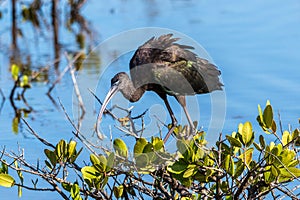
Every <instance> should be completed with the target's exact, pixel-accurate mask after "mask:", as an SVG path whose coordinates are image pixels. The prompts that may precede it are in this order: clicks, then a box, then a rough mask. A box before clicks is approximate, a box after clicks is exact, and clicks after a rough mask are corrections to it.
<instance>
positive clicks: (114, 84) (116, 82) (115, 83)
mask: <svg viewBox="0 0 300 200" xmlns="http://www.w3.org/2000/svg"><path fill="white" fill-rule="evenodd" d="M119 83H120V80H117V81H115V82H113V83H112V84H111V85H112V86H117V85H119Z"/></svg>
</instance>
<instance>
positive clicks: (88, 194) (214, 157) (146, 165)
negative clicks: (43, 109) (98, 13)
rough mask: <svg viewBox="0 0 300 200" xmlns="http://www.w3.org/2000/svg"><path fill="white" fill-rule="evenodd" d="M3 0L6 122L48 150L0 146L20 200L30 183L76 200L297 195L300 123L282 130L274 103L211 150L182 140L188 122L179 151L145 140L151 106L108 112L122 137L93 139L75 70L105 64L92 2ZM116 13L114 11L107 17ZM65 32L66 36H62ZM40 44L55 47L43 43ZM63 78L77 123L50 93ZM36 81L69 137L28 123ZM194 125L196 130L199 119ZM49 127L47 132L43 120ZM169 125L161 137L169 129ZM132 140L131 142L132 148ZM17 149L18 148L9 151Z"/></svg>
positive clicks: (198, 140) (199, 137)
mask: <svg viewBox="0 0 300 200" xmlns="http://www.w3.org/2000/svg"><path fill="white" fill-rule="evenodd" d="M3 2H7V3H10V4H11V7H10V9H7V8H6V9H5V8H4V7H3V8H2V7H0V22H1V23H2V22H3V21H4V20H6V21H9V20H10V24H9V28H8V29H5V30H2V29H1V31H2V32H1V34H6V33H8V32H9V35H10V39H11V41H6V42H8V43H9V44H6V43H1V46H0V50H1V52H3V54H4V55H7V57H8V60H9V63H8V66H1V68H5V69H9V70H8V71H9V73H10V74H9V76H11V79H10V80H11V83H13V84H12V88H11V89H10V90H9V91H8V92H7V90H5V89H6V88H3V86H1V85H0V114H1V113H3V111H4V109H3V108H4V104H5V103H10V106H11V108H12V110H13V111H12V112H13V114H12V120H11V125H10V126H8V127H11V129H12V132H13V133H14V134H16V135H17V134H18V133H20V132H21V131H20V127H22V128H24V127H25V129H27V130H28V132H29V135H30V136H31V137H32V138H34V140H35V141H36V142H37V143H40V144H41V146H42V148H43V150H44V151H43V152H42V153H41V155H42V156H41V157H39V158H35V157H34V158H33V159H36V160H34V161H31V160H30V159H31V158H30V156H31V155H29V154H28V153H27V152H28V151H27V149H26V148H25V149H24V148H23V146H22V145H21V144H19V143H18V142H15V143H13V144H12V145H11V144H10V145H6V144H5V145H1V147H0V162H1V164H0V186H1V187H7V188H17V195H18V196H19V197H22V196H25V193H26V192H28V191H29V190H30V191H36V192H48V191H50V192H55V193H57V194H58V196H60V197H61V198H62V199H76V200H80V199H88V198H89V199H112V198H115V199H120V198H122V199H149V198H151V199H183V200H189V199H228V200H230V199H269V198H273V199H284V198H289V199H295V200H296V199H298V198H299V196H300V186H299V185H300V184H299V183H300V179H299V177H300V165H299V164H300V155H299V148H300V131H299V127H296V128H291V127H289V128H288V129H287V130H286V129H285V128H283V127H286V126H285V125H282V121H281V119H280V117H279V120H278V122H275V120H274V112H273V108H272V106H271V104H270V102H269V101H267V103H266V105H265V106H264V108H261V106H258V114H257V118H256V121H257V124H258V126H259V127H260V128H261V130H254V129H255V128H254V127H256V126H255V125H254V123H251V122H249V121H246V120H244V123H241V124H238V127H237V129H236V130H235V131H233V132H232V133H230V134H228V133H221V134H220V135H219V138H218V140H217V142H216V143H215V144H214V145H212V147H208V145H207V141H206V133H205V132H204V131H198V132H197V133H196V134H195V135H194V137H192V138H190V139H186V138H185V137H184V136H185V135H186V133H187V132H188V131H189V128H188V127H187V126H184V125H178V126H176V128H175V129H174V134H173V136H171V137H172V139H173V141H174V146H176V147H175V151H172V152H169V151H168V150H166V145H165V144H164V142H163V140H162V138H161V137H151V138H144V137H143V135H141V132H139V131H138V130H136V128H135V125H139V126H140V127H143V116H144V115H145V114H146V112H147V111H145V112H144V113H142V114H140V115H138V116H134V117H132V116H131V113H130V111H129V110H128V109H124V108H121V109H122V110H124V111H126V112H127V117H124V118H118V117H116V116H114V115H111V117H112V118H113V120H114V121H115V122H116V123H119V124H120V127H122V129H121V131H122V132H123V135H124V137H122V138H114V139H111V141H110V145H108V146H101V145H96V144H94V143H91V141H90V140H89V139H87V138H86V137H85V135H84V134H82V133H81V131H80V126H81V119H83V117H84V115H85V112H86V108H85V105H84V103H83V102H82V98H81V94H80V90H79V89H78V87H79V85H78V83H77V81H76V73H77V72H79V71H80V70H81V69H82V68H86V67H88V68H89V67H95V65H96V66H97V67H99V66H100V64H99V63H101V58H100V55H97V54H96V53H95V54H93V52H92V51H91V50H92V49H93V48H94V45H95V40H96V38H95V35H97V32H96V31H95V30H94V29H93V27H92V25H91V24H90V22H89V20H88V19H86V18H85V17H84V16H83V15H82V14H81V9H82V7H84V6H85V4H86V2H87V1H86V0H69V1H65V2H62V1H58V0H52V1H43V0H33V1H30V2H29V1H17V0H4V1H1V0H0V4H1V3H3ZM114 12H115V11H114V9H111V10H110V14H114ZM28 30H29V31H30V32H32V33H31V34H29V33H28ZM63 32H67V34H68V36H67V37H68V39H70V38H71V39H70V41H69V40H68V41H64V40H63V39H64V37H63V36H62V33H63ZM29 35H30V36H29ZM32 35H33V36H32ZM29 37H32V38H30V40H29V39H28V38H29ZM49 38H51V39H49ZM28 41H29V42H28ZM41 41H43V42H45V41H46V43H47V46H48V47H49V46H50V47H49V48H46V50H45V51H44V50H41V49H40V48H38V47H39V46H40V43H42V42H41ZM30 46H36V47H37V48H36V49H37V50H36V49H35V48H33V49H34V50H32V48H30ZM113 53H114V52H112V54H113ZM87 55H88V56H87ZM83 62H84V63H83ZM99 68H100V67H99ZM68 73H69V74H68ZM0 75H1V71H0ZM66 75H69V76H70V77H71V82H72V84H73V85H72V86H73V87H74V91H75V96H76V97H75V98H76V100H77V102H78V104H77V106H78V110H79V117H78V123H75V122H74V121H73V120H72V119H71V117H70V116H69V114H68V112H67V110H66V109H65V107H64V106H66V105H64V103H62V101H61V99H57V98H56V97H53V96H52V94H53V91H54V89H55V87H56V85H57V84H59V83H60V82H62V80H64V79H65V78H66ZM0 78H2V77H0ZM39 83H41V84H47V86H49V87H48V90H47V91H46V92H45V94H39V95H45V96H47V97H48V98H49V100H50V101H51V103H52V104H53V105H54V107H56V108H57V110H60V111H62V112H63V113H64V115H65V117H66V118H67V119H68V122H66V123H68V124H71V127H72V128H71V130H69V131H64V134H65V135H67V136H66V137H67V138H69V140H66V139H63V138H58V139H57V141H59V142H57V143H56V142H55V143H53V142H50V139H49V138H48V137H47V136H48V135H47V136H45V135H43V136H42V133H41V132H40V131H36V130H35V127H34V126H33V125H32V124H30V122H29V121H30V115H31V114H32V113H34V111H35V109H34V108H33V107H32V105H31V104H30V97H29V95H28V91H30V90H35V89H36V88H35V84H39ZM90 93H91V95H93V96H94V97H95V98H96V99H97V100H98V97H97V96H96V94H94V93H93V92H92V91H91V90H90ZM27 95H28V96H27ZM28 97H29V98H28ZM270 98H271V99H272V97H270ZM27 99H29V101H27ZM116 106H117V105H116ZM106 114H110V113H109V111H106ZM44 120H45V121H47V120H48V119H47V118H45V119H44ZM251 120H253V119H251ZM298 120H299V119H298ZM95 121H96V119H95ZM64 123H65V122H64ZM299 124H300V121H299ZM194 125H195V127H197V122H194ZM166 127H168V125H166ZM43 128H44V129H48V126H47V124H46V125H45V126H44V127H43ZM163 130H164V131H165V129H163ZM58 131H60V130H58ZM164 131H162V136H164V135H165V134H166V133H167V131H165V132H164ZM124 138H126V139H124ZM128 138H129V139H131V141H134V143H133V144H131V145H129V144H128V143H127V141H126V140H127V139H128ZM14 144H15V145H14ZM15 146H17V150H12V149H15V148H14V147H15ZM130 147H132V148H130ZM86 152H87V154H86ZM25 154H26V157H25ZM86 155H87V156H86ZM29 160H30V161H29Z"/></svg>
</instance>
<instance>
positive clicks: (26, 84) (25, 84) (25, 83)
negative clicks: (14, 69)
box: [20, 75, 30, 88]
mask: <svg viewBox="0 0 300 200" xmlns="http://www.w3.org/2000/svg"><path fill="white" fill-rule="evenodd" d="M20 86H21V87H22V88H30V84H29V78H28V76H27V75H23V76H22V81H21V83H20Z"/></svg>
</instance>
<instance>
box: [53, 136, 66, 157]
mask: <svg viewBox="0 0 300 200" xmlns="http://www.w3.org/2000/svg"><path fill="white" fill-rule="evenodd" d="M55 153H56V155H57V157H58V159H60V160H63V159H64V158H65V155H66V153H67V143H66V141H65V140H60V141H59V142H58V144H57V145H56V148H55Z"/></svg>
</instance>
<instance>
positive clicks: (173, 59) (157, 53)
mask: <svg viewBox="0 0 300 200" xmlns="http://www.w3.org/2000/svg"><path fill="white" fill-rule="evenodd" d="M172 36H173V35H172V34H167V35H162V36H160V37H158V38H154V37H153V38H151V39H150V40H148V41H147V42H146V43H145V44H143V45H142V46H140V47H139V48H138V49H137V51H136V52H135V54H134V56H133V57H132V59H131V61H130V70H131V76H132V79H133V81H134V82H135V83H136V84H137V83H141V82H144V83H146V82H148V83H149V82H151V81H153V80H155V82H157V83H158V84H160V85H162V86H165V88H166V89H168V90H169V91H168V93H169V94H172V93H173V95H175V94H176V95H177V94H195V93H207V92H210V91H213V90H217V89H221V86H222V84H221V83H220V81H219V77H218V76H219V75H220V71H219V70H218V69H217V68H216V66H215V65H213V64H211V63H209V62H208V61H207V60H205V59H202V58H199V57H198V56H197V55H196V54H195V53H193V52H192V51H190V50H192V49H194V48H193V47H191V46H187V45H181V44H178V43H176V41H178V40H179V38H172ZM183 79H184V80H183ZM183 83H185V84H183ZM167 86H169V87H167ZM190 89H192V90H193V91H191V90H190Z"/></svg>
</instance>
